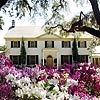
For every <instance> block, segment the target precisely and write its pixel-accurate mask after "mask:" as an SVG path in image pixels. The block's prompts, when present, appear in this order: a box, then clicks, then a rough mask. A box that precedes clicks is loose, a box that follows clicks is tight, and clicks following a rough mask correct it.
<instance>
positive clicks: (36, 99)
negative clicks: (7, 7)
mask: <svg viewBox="0 0 100 100" xmlns="http://www.w3.org/2000/svg"><path fill="white" fill-rule="evenodd" d="M0 100H100V69H99V68H98V66H97V65H94V64H91V63H77V64H75V65H69V64H66V63H65V64H63V65H61V66H60V67H59V69H57V68H56V67H55V66H51V67H49V68H48V67H46V66H39V65H36V67H35V68H29V67H24V68H22V69H18V68H16V67H15V66H14V65H13V63H12V61H11V60H10V59H9V58H7V57H5V56H3V55H0Z"/></svg>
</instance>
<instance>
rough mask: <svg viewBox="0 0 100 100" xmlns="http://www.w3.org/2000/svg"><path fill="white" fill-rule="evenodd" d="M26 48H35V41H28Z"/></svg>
mask: <svg viewBox="0 0 100 100" xmlns="http://www.w3.org/2000/svg"><path fill="white" fill-rule="evenodd" d="M28 48H37V41H28Z"/></svg>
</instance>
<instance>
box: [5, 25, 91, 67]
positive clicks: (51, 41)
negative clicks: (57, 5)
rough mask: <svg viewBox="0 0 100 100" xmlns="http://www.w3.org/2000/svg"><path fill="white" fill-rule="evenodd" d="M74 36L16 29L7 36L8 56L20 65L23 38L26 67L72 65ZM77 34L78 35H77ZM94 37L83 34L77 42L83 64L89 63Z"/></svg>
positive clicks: (30, 28) (23, 28)
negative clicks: (91, 42) (35, 65)
mask: <svg viewBox="0 0 100 100" xmlns="http://www.w3.org/2000/svg"><path fill="white" fill-rule="evenodd" d="M73 34H75V33H70V35H68V36H67V37H62V36H61V35H59V34H57V33H54V34H47V33H45V31H44V29H42V28H41V27H37V26H20V27H17V26H16V27H14V28H12V29H10V30H8V32H7V33H6V35H5V41H6V46H7V49H8V51H7V52H6V56H8V57H9V58H11V59H12V61H13V63H14V64H15V65H20V63H21V62H20V49H21V41H22V38H23V40H24V43H25V49H26V58H27V59H26V65H34V64H40V65H47V66H53V65H56V66H60V65H61V64H63V63H68V64H72V62H73V59H72V43H73V40H74V36H73ZM76 34H77V33H76ZM91 39H92V36H91V35H90V34H87V33H84V34H83V33H82V34H81V36H80V38H79V39H78V41H77V47H78V54H79V56H80V61H81V62H89V60H90V59H89V51H88V50H87V48H88V47H89V44H90V41H91Z"/></svg>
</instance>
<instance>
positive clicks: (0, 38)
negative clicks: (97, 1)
mask: <svg viewBox="0 0 100 100" xmlns="http://www.w3.org/2000/svg"><path fill="white" fill-rule="evenodd" d="M69 6H70V8H69V9H70V11H69V12H68V13H66V20H70V19H71V18H72V17H74V16H75V15H79V14H80V11H83V12H84V13H87V12H89V11H92V8H91V6H90V5H89V4H83V6H77V5H76V4H75V3H73V2H72V0H70V4H69ZM0 15H3V19H4V22H5V25H4V26H3V30H0V46H2V45H4V44H5V40H4V36H5V34H6V33H7V31H8V28H9V27H10V26H11V24H12V20H13V19H14V20H15V25H16V26H32V25H34V26H42V25H43V24H44V22H45V21H44V20H43V18H41V17H40V18H38V19H39V21H38V19H37V21H36V22H35V23H34V22H32V20H30V18H28V17H24V18H22V19H21V20H18V19H16V18H14V17H9V15H5V14H3V13H1V12H0Z"/></svg>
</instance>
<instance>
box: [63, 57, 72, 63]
mask: <svg viewBox="0 0 100 100" xmlns="http://www.w3.org/2000/svg"><path fill="white" fill-rule="evenodd" d="M63 63H67V64H72V55H61V64H63Z"/></svg>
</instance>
